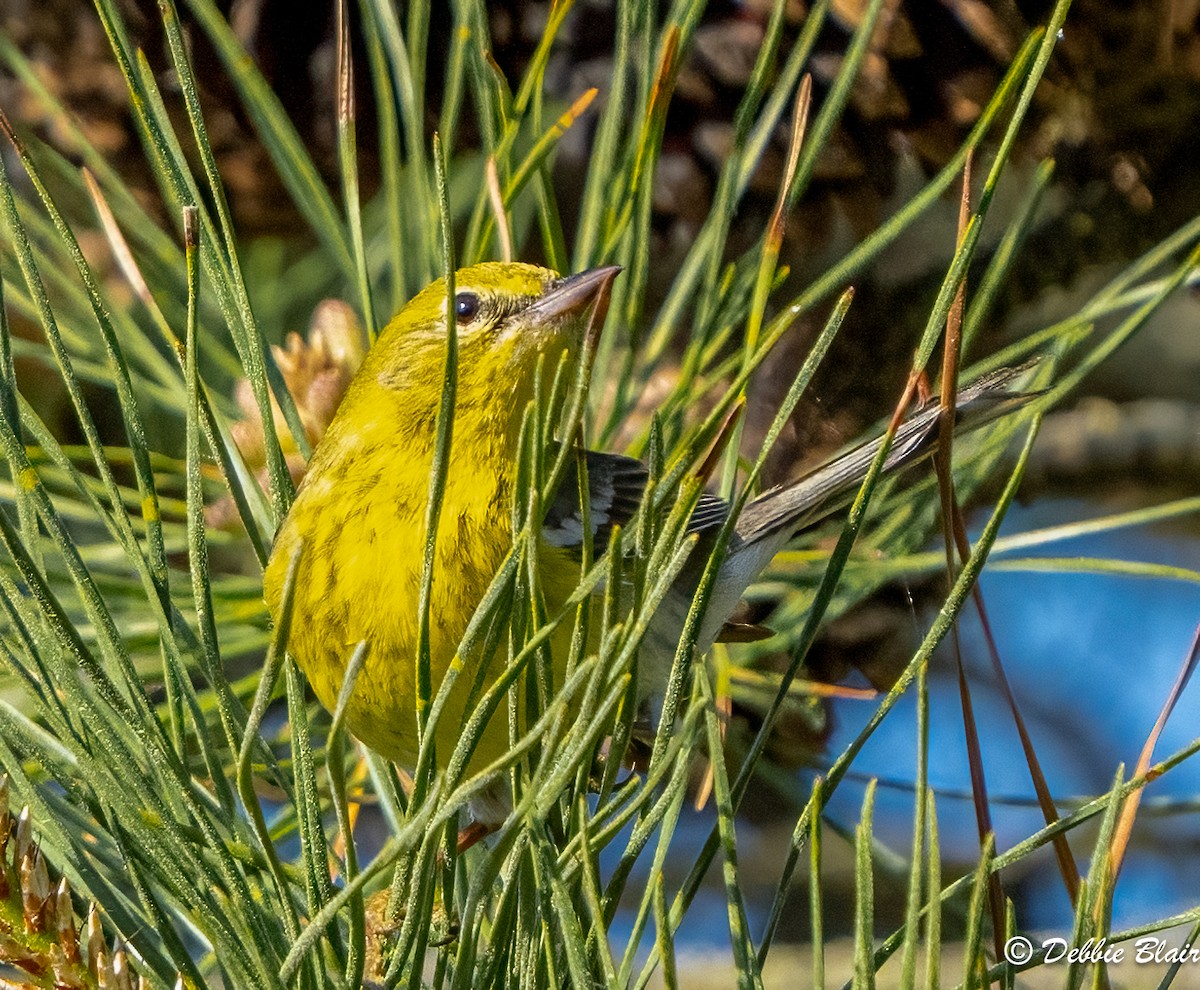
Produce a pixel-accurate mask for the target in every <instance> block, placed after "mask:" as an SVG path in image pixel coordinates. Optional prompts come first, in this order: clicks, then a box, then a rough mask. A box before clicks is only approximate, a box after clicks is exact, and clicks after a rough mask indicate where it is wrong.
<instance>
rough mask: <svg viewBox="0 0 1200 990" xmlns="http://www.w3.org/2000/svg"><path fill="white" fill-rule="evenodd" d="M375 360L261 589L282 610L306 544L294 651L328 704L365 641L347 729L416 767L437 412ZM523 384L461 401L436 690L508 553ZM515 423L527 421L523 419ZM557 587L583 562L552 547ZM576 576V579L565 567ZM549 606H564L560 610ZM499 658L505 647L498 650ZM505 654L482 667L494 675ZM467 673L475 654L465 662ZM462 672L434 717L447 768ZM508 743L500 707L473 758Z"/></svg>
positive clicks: (435, 625) (433, 609)
mask: <svg viewBox="0 0 1200 990" xmlns="http://www.w3.org/2000/svg"><path fill="white" fill-rule="evenodd" d="M371 365H372V362H371V359H370V358H368V362H367V365H365V366H364V369H363V373H362V374H360V376H359V380H356V381H355V383H354V385H353V386H352V387H351V390H350V392H349V393H348V394H347V396H346V399H345V400H344V401H343V404H342V407H341V408H340V409H339V411H338V414H337V416H336V417H335V419H334V421H333V423H332V424H331V425H330V428H329V431H328V433H327V434H326V436H325V437H324V438H323V440H322V443H321V445H320V447H319V448H318V450H317V452H316V453H315V455H314V457H313V460H312V462H311V464H310V466H309V472H308V475H307V476H306V478H305V481H304V484H303V485H302V486H301V488H300V491H299V492H298V493H297V497H296V501H295V503H294V505H293V506H292V509H291V511H290V512H289V514H288V517H287V519H286V520H285V522H284V524H283V525H282V526H281V527H280V531H279V533H278V535H277V537H276V542H275V547H274V550H273V553H272V557H271V560H270V562H269V564H268V568H267V572H266V578H265V595H266V598H267V602H268V605H269V607H270V610H271V612H272V614H273V615H275V616H278V614H279V610H280V604H281V598H282V592H283V584H284V580H285V577H286V574H287V569H288V565H289V561H290V560H291V558H292V556H293V554H294V553H295V552H296V551H297V550H299V552H300V559H299V562H298V570H297V577H296V584H295V590H294V593H293V611H292V623H291V629H290V633H289V637H288V651H289V652H290V653H291V654H292V656H293V657H295V659H296V661H297V662H298V663H299V664H300V666H301V668H302V669H303V670H304V672H305V674H306V675H307V677H308V679H309V681H310V683H311V684H312V686H313V690H314V691H315V692H316V694H317V697H318V698H319V700H320V701H321V703H322V704H323V705H325V706H326V707H327V708H329V709H330V710H332V709H333V708H334V707H335V705H336V703H337V698H338V694H339V692H340V691H341V688H342V682H343V678H344V677H345V672H346V667H347V664H348V662H349V660H350V657H351V655H352V654H353V652H354V650H355V648H356V646H357V645H358V644H359V643H360V642H364V641H365V642H366V643H367V644H368V650H369V652H368V655H367V659H366V662H365V664H364V666H363V668H362V670H361V672H360V673H359V676H358V680H357V682H356V685H355V691H354V694H353V696H352V699H351V703H350V707H349V710H348V713H347V714H348V719H347V723H348V727H349V729H350V731H351V732H353V733H354V735H355V736H357V737H358V738H359V739H361V740H362V741H363V742H364V743H366V744H367V745H368V746H370V747H371V748H373V749H375V750H377V751H378V752H379V753H381V754H383V755H384V756H386V757H388V758H389V759H392V760H395V761H397V762H399V763H401V764H403V765H406V766H412V765H413V764H414V763H415V760H416V756H417V715H416V705H415V700H416V690H415V684H416V656H417V628H418V601H419V589H420V582H421V574H422V563H423V557H424V552H425V534H426V518H425V517H426V511H427V505H428V495H429V479H430V474H431V471H432V462H433V446H434V437H435V433H436V413H435V409H436V406H435V405H434V404H433V403H429V408H422V407H420V406H419V404H416V403H415V402H414V395H413V393H412V392H411V391H410V390H405V389H404V388H396V387H394V386H393V385H391V384H389V385H388V386H387V387H384V386H383V385H381V384H380V381H379V378H380V375H379V374H378V373H376V370H373V369H372V367H371ZM527 398H528V396H527V395H525V394H524V390H523V389H518V390H516V391H515V392H510V393H509V394H508V395H505V396H503V397H497V396H493V397H491V398H490V400H489V401H488V402H483V403H466V402H460V403H459V404H458V407H457V409H456V416H455V421H454V440H453V445H452V453H451V458H450V463H449V468H448V471H447V476H446V488H445V494H444V499H443V510H442V514H441V517H440V523H439V529H438V539H437V549H436V554H437V557H436V560H435V564H434V568H433V573H434V580H433V584H432V588H431V600H430V668H431V675H432V690H433V692H434V694H436V692H437V689H438V686H439V685H440V683H441V681H442V679H443V677H444V675H445V673H446V670H447V668H448V667H449V665H450V663H451V661H452V660H453V659H454V657H455V654H456V651H457V648H458V645H459V642H460V641H461V639H462V637H463V635H464V633H465V632H466V627H467V624H468V623H469V621H470V619H471V617H472V616H473V614H474V612H475V609H476V606H477V605H478V603H479V602H480V600H481V599H482V598H483V596H484V595H485V593H486V592H487V589H488V587H489V586H490V584H491V582H492V579H493V578H494V577H495V574H496V572H497V570H498V569H499V567H500V566H501V564H502V563H503V561H504V558H505V556H506V555H507V553H508V552H509V550H510V548H511V546H512V523H511V513H512V486H513V478H514V474H515V459H516V437H517V435H518V428H517V427H515V426H514V423H513V417H514V416H518V417H519V413H520V410H521V409H522V408H523V406H524V403H525V401H526V400H527ZM517 423H518V424H519V418H518V419H517ZM541 556H542V557H543V560H542V563H543V565H544V567H545V568H548V569H549V570H550V571H551V572H552V577H551V579H550V580H549V582H548V583H549V585H550V587H552V588H556V587H560V586H563V585H564V584H565V586H566V587H568V588H571V587H574V584H575V583H576V581H577V580H578V565H577V564H574V563H572V562H571V561H570V560H569V558H567V555H566V554H565V553H563V552H562V551H560V550H557V549H555V548H552V547H546V548H545V551H544V553H543V554H542V555H541ZM568 570H569V573H567V571H568ZM551 604H552V605H553V604H555V603H551ZM502 652H503V651H502ZM503 662H504V657H503V655H501V656H498V657H496V658H494V659H493V660H492V662H491V667H490V669H489V670H488V671H487V672H486V673H485V676H484V684H485V686H486V685H488V684H490V683H491V682H492V681H494V680H495V677H496V676H497V675H498V673H499V670H500V666H501V665H502V664H503ZM464 663H466V664H467V665H468V667H470V663H471V658H464ZM474 673H475V670H474V669H473V668H472V669H471V676H467V677H461V678H460V679H459V682H458V685H457V687H456V689H455V691H454V693H453V694H452V695H451V698H450V701H449V704H448V705H447V708H446V710H445V712H444V714H443V716H442V719H441V722H440V723H439V728H438V733H437V743H438V753H439V759H440V761H444V760H445V759H447V758H448V756H449V753H450V752H451V750H452V749H453V747H454V744H455V743H456V742H457V741H458V736H459V733H460V731H461V728H462V726H463V724H464V722H465V719H466V716H467V715H469V714H470V713H469V712H466V711H465V707H466V703H467V700H468V694H469V692H470V689H471V686H472V683H473V682H474V681H475V677H474ZM507 747H508V728H507V720H506V718H505V715H504V708H503V707H502V708H501V709H500V715H499V716H498V717H497V718H495V719H493V724H492V725H491V726H490V727H489V729H488V731H487V732H486V733H485V735H484V737H483V739H482V741H481V743H480V745H479V748H478V749H477V751H476V753H475V756H474V758H473V760H472V763H471V768H472V769H479V768H481V767H482V766H484V765H486V764H487V763H489V762H491V761H492V760H494V759H496V758H497V757H499V756H500V755H501V754H502V753H503V752H504V751H505V750H506V749H507Z"/></svg>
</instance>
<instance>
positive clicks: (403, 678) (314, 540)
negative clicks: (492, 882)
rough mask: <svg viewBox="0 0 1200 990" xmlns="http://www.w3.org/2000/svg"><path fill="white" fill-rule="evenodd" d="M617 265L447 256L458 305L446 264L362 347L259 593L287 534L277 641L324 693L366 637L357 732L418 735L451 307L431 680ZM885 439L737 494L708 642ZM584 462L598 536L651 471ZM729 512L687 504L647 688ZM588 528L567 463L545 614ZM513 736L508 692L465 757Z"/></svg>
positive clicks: (327, 696) (490, 570)
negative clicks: (545, 389)
mask: <svg viewBox="0 0 1200 990" xmlns="http://www.w3.org/2000/svg"><path fill="white" fill-rule="evenodd" d="M619 271H620V269H619V268H616V267H606V268H595V269H591V270H589V271H586V272H583V273H581V274H578V275H573V276H569V277H566V278H564V277H561V276H559V275H558V274H557V273H555V272H552V271H548V270H546V269H544V268H538V267H535V266H533V265H526V264H508V263H504V264H502V263H494V262H493V263H485V264H480V265H475V266H473V267H471V268H465V269H463V270H461V271H459V272H458V273H457V274H456V275H455V291H456V295H455V298H454V301H453V312H452V313H451V314H447V312H446V309H447V299H446V289H445V284H444V282H443V281H441V280H439V281H437V282H434V283H433V284H432V285H430V286H429V287H428V288H426V289H425V290H424V291H422V292H421V293H419V294H418V295H417V296H416V297H415V298H414V299H413V300H412V301H411V302H410V303H409V304H408V305H407V306H405V307H404V309H403V310H401V312H400V313H399V314H398V315H397V316H396V317H395V318H394V319H393V320H392V322H391V323H390V324H389V325H388V326H387V327H386V328H385V329H384V331H383V332H382V333H381V334H380V335H379V339H378V340H377V341H376V343H375V345H374V346H373V347H372V348H371V350H370V352H369V354H368V355H367V357H366V360H365V362H364V363H363V365H362V367H361V369H360V370H359V371H358V374H357V375H356V377H355V378H354V381H353V382H352V383H351V385H350V387H349V390H348V391H347V392H346V395H345V397H344V399H343V400H342V403H341V406H340V407H339V409H338V411H337V414H336V416H335V417H334V419H333V421H332V423H331V424H330V426H329V428H328V431H327V432H326V434H325V436H324V437H323V438H322V440H321V442H320V444H319V445H318V446H317V449H316V450H315V452H314V453H313V457H312V461H311V463H310V464H309V467H308V473H307V474H306V476H305V478H304V481H303V483H302V484H301V486H300V489H299V491H298V492H297V495H296V501H295V503H294V504H293V506H292V509H291V511H290V513H289V514H288V516H287V518H286V520H285V521H284V523H283V525H282V526H281V527H280V530H279V533H278V535H277V537H276V541H275V546H274V549H273V552H272V556H271V559H270V562H269V564H268V566H267V571H266V579H265V597H266V600H267V603H268V605H269V607H270V610H271V612H272V614H273V615H274V616H275V617H276V618H277V617H278V615H279V611H280V608H281V599H282V595H283V586H284V582H285V577H286V574H287V571H288V567H289V562H290V561H291V560H292V558H293V555H294V554H295V553H296V551H297V550H298V549H299V551H300V553H299V559H298V562H297V574H296V579H295V584H294V593H293V613H292V624H291V631H290V636H289V639H288V650H289V652H290V653H291V654H292V656H294V657H295V659H296V661H297V662H298V663H299V664H300V666H301V667H302V668H303V670H304V672H305V673H306V675H307V676H308V679H309V681H310V683H311V684H312V687H313V690H314V691H315V692H316V695H317V697H318V698H319V699H320V701H321V702H322V704H324V705H325V706H326V707H327V708H329V709H331V710H332V709H333V708H334V707H335V705H336V702H337V699H338V694H339V691H340V690H341V688H342V683H343V679H344V677H345V674H346V669H347V664H348V662H349V660H350V658H351V656H352V654H353V653H354V650H355V648H356V647H357V645H358V644H360V643H364V642H365V643H366V644H367V645H368V653H367V655H366V660H365V663H364V665H363V667H362V669H361V671H360V672H359V674H358V678H357V681H356V682H355V687H354V692H353V694H352V696H351V699H350V703H349V706H348V709H347V724H348V727H349V729H350V730H351V731H352V732H353V733H354V735H356V736H357V737H358V738H359V739H360V740H361V741H362V742H364V743H365V744H366V745H368V746H370V747H372V748H373V749H375V750H376V751H378V752H379V753H381V754H382V755H384V756H386V757H388V758H389V759H391V760H394V761H396V762H397V763H399V764H401V765H403V766H407V767H412V766H413V765H414V764H415V762H416V759H417V749H418V738H417V719H416V714H415V699H416V686H415V673H416V663H415V657H416V652H417V638H418V598H419V591H420V586H421V574H422V566H423V556H424V550H425V542H426V540H425V525H426V512H427V505H428V499H429V483H430V475H431V470H432V464H433V457H434V446H435V439H436V433H437V429H436V422H437V413H438V407H439V404H440V402H441V398H442V377H443V373H444V368H445V360H446V329H447V320H448V319H451V318H452V319H453V320H454V321H455V323H456V326H457V335H458V387H457V403H456V408H455V412H454V421H453V444H452V447H451V453H450V459H449V466H448V471H447V474H446V485H445V495H444V501H443V507H442V512H441V516H440V526H439V531H438V539H437V550H436V558H435V561H434V566H433V582H432V590H431V600H430V633H429V648H430V670H431V675H432V690H433V692H434V694H436V692H437V690H438V686H439V684H440V683H441V681H442V679H443V677H444V676H445V674H446V671H447V669H448V668H449V666H450V664H451V662H452V661H453V660H454V658H455V655H456V651H457V649H458V645H459V642H460V640H461V639H462V637H463V635H464V633H465V631H466V629H467V624H468V622H469V621H470V619H471V617H472V615H473V614H474V612H475V609H476V606H477V605H478V604H479V602H480V600H481V599H482V598H483V596H484V594H485V593H486V591H487V589H488V587H489V585H490V583H491V581H492V579H493V577H494V576H495V574H496V572H497V570H498V568H499V567H500V566H501V564H502V562H503V561H504V559H505V557H506V555H507V554H508V552H509V550H510V548H511V546H512V542H513V532H512V500H513V497H514V494H515V491H514V489H515V486H516V477H515V476H516V467H517V461H518V456H519V454H518V444H519V434H520V429H521V423H522V417H523V415H524V412H525V408H526V405H527V403H528V402H529V401H530V400H531V399H532V398H533V389H534V380H535V377H536V374H537V367H538V364H539V361H541V362H542V366H543V367H544V368H547V369H553V368H555V367H556V365H557V363H558V361H559V360H560V359H561V357H562V356H563V354H564V353H568V352H571V353H573V352H577V351H578V349H579V348H580V346H581V344H582V341H583V330H584V326H585V323H586V315H587V313H588V311H589V310H590V309H591V307H592V306H593V304H594V303H595V302H596V301H597V299H598V298H600V297H602V296H603V297H606V294H607V289H608V287H609V286H610V284H611V282H612V279H613V278H614V277H615V276H616V274H617V273H618V272H619ZM1012 377H1013V373H1011V372H1008V373H1001V374H999V375H996V376H993V377H992V378H990V379H987V380H985V381H982V382H979V383H976V385H974V386H971V387H969V388H968V389H966V390H965V391H964V392H963V393H962V395H961V396H960V397H959V402H958V415H959V428H960V429H963V428H970V427H971V426H975V425H980V424H982V423H984V422H987V421H989V420H990V419H993V418H995V417H996V416H998V415H1001V414H1003V413H1004V412H1007V411H1008V410H1010V409H1012V408H1014V407H1015V406H1016V405H1019V404H1020V403H1021V402H1022V401H1023V399H1024V397H1023V396H1021V395H1020V394H1019V393H1015V392H1013V391H1012V390H1011V379H1012ZM936 423H937V410H936V409H927V410H924V411H921V412H918V413H917V414H916V415H914V416H913V417H912V418H910V419H909V420H908V421H907V422H906V423H905V424H904V425H903V426H902V427H901V429H900V431H899V433H898V434H897V436H896V438H895V441H894V443H893V447H892V450H891V453H890V455H889V459H888V461H887V467H889V468H895V467H898V466H900V465H902V464H905V463H910V462H912V461H913V460H914V459H916V458H918V457H920V456H922V455H924V454H927V453H929V452H930V451H931V450H932V447H933V445H934V443H935V435H936ZM878 445H879V441H874V442H872V443H867V444H864V445H863V446H861V447H859V448H857V449H855V450H853V451H851V452H850V453H849V454H846V455H843V456H842V457H840V458H838V459H836V460H834V461H832V462H830V463H829V464H828V465H826V466H825V467H824V468H821V469H818V470H817V471H816V472H814V473H813V474H811V475H809V476H807V477H806V478H804V479H802V480H801V481H799V482H797V483H795V484H793V485H790V486H788V487H785V488H782V489H776V490H774V491H772V492H768V493H766V494H764V495H762V496H760V497H759V498H757V499H756V500H754V501H752V502H750V503H749V504H748V505H747V506H746V507H745V508H744V510H743V511H742V514H741V516H740V517H739V519H738V522H737V524H736V530H735V533H734V535H733V537H732V539H731V541H730V544H729V547H728V552H727V556H726V559H725V562H724V564H723V566H722V569H721V571H720V574H719V577H718V580H717V584H716V587H715V590H714V593H713V595H712V598H711V599H710V602H709V606H708V611H707V613H706V616H705V620H704V622H703V626H702V629H701V632H700V636H699V641H698V644H697V647H698V650H699V651H701V652H702V651H704V650H706V649H707V648H708V647H709V646H711V645H712V643H713V641H714V640H715V639H716V638H717V637H718V635H719V633H720V632H721V629H722V627H723V625H724V624H725V622H726V620H728V619H729V617H730V615H731V614H732V612H733V610H734V609H735V608H736V606H737V604H738V602H739V600H740V599H741V597H742V594H743V592H744V591H745V590H746V588H747V587H748V586H749V584H750V583H751V582H752V581H753V580H754V579H755V577H756V576H757V575H758V573H759V572H760V571H761V570H762V568H763V567H765V566H766V564H767V563H768V562H769V561H770V559H771V557H773V556H774V554H775V553H776V552H777V551H778V550H779V549H780V548H781V547H782V546H783V544H784V543H786V542H787V540H788V539H789V538H790V537H791V536H792V535H794V534H795V532H796V531H797V530H798V529H800V528H802V527H803V526H805V525H809V524H811V523H813V522H815V521H817V520H818V519H820V518H822V517H823V516H825V515H827V514H828V513H829V512H831V511H833V510H834V509H836V508H837V507H839V506H840V505H844V504H845V502H846V500H847V498H848V497H849V496H850V495H852V494H853V492H854V491H855V490H856V489H857V487H858V486H859V484H860V483H861V481H862V478H863V477H864V476H865V474H866V470H867V467H868V466H869V464H870V462H871V460H872V458H873V457H874V456H875V453H876V451H877V450H878ZM587 468H588V472H587V473H588V484H589V502H590V513H589V517H590V523H591V529H592V534H591V536H592V538H593V540H594V546H595V548H596V551H597V553H600V552H602V551H603V549H604V547H605V544H606V540H607V533H608V531H609V530H610V529H611V527H612V526H613V525H616V524H625V523H626V522H628V521H629V519H630V518H631V517H632V516H633V514H634V513H635V511H636V510H637V508H638V505H639V502H640V499H641V497H642V493H643V490H644V486H645V483H646V477H647V476H646V470H645V468H644V467H643V466H642V465H641V464H640V463H639V462H638V461H635V460H633V459H631V458H628V457H623V456H620V455H616V454H604V453H598V452H594V451H589V452H588V453H587ZM725 513H726V510H725V506H724V503H722V502H721V501H720V500H718V499H716V498H714V497H712V496H705V497H704V498H703V499H702V501H701V503H700V504H699V506H698V507H697V509H696V511H695V512H694V514H693V516H692V519H691V524H690V530H691V531H692V532H695V533H697V534H699V535H700V537H701V538H700V540H699V541H698V549H696V550H694V551H693V553H692V558H693V559H692V560H690V561H689V563H688V566H687V567H686V568H685V570H684V571H683V572H682V573H681V575H680V578H679V579H678V581H677V582H676V586H675V587H673V588H672V590H671V592H670V593H669V594H668V595H667V597H666V598H665V599H664V601H663V604H662V605H661V607H660V609H659V612H658V613H657V614H656V616H655V620H654V622H653V623H652V626H651V629H650V631H649V633H648V635H647V639H646V641H645V643H644V645H643V647H642V650H641V652H640V658H639V663H640V664H641V667H640V670H639V681H638V682H639V685H640V687H641V692H642V694H643V695H645V696H646V698H648V699H650V701H651V704H652V703H653V700H654V698H655V695H656V692H657V693H659V694H661V692H662V690H663V688H664V686H665V679H666V675H667V671H668V670H669V667H670V663H671V659H672V657H673V655H674V652H675V647H676V643H677V641H678V638H679V634H680V632H681V630H682V628H683V621H684V617H685V616H686V614H687V610H688V607H689V606H690V603H691V599H692V595H693V592H694V590H695V587H696V583H697V581H698V578H699V574H700V571H701V569H702V566H703V562H704V559H705V558H706V556H707V551H706V549H705V547H704V540H703V537H704V535H705V534H712V533H713V532H715V530H716V528H717V527H718V526H719V525H720V523H721V522H722V521H723V519H724V517H725ZM584 538H585V534H584V531H583V525H582V513H581V511H580V506H579V493H578V484H577V481H575V480H573V479H572V478H571V477H568V478H567V479H566V481H565V482H564V484H562V485H561V486H560V490H559V494H558V496H557V497H556V498H555V499H554V500H553V502H552V504H550V505H549V506H548V507H547V511H546V520H545V524H544V526H543V532H542V542H541V546H540V548H539V558H540V559H539V567H540V574H541V581H542V587H543V592H544V595H545V598H546V604H547V614H551V615H552V614H554V612H555V610H556V609H557V608H559V607H561V606H562V605H563V604H564V603H565V602H566V600H567V598H568V596H569V595H570V594H571V593H572V592H573V591H574V590H575V587H576V585H577V584H578V581H579V576H580V569H579V559H580V548H581V545H582V542H583V540H584ZM561 645H562V644H561V643H554V644H552V646H553V647H561ZM559 654H561V655H559ZM503 663H504V658H503V656H502V655H498V656H496V657H495V658H494V659H493V660H492V661H491V669H489V670H488V671H487V672H486V674H485V676H484V678H483V684H484V687H485V689H486V687H487V686H489V685H490V684H491V683H492V682H494V680H495V678H496V677H497V676H498V675H499V673H500V672H501V669H502V665H503ZM565 664H566V656H565V650H563V649H561V648H560V649H558V650H557V652H556V653H555V655H554V666H555V668H556V670H557V673H558V674H559V680H560V683H561V675H562V672H563V669H564V667H565ZM474 680H475V678H474V676H471V677H465V678H460V679H459V682H458V683H456V685H455V688H454V691H453V693H452V694H451V695H450V698H449V703H448V705H447V707H446V710H445V711H444V713H443V715H442V718H441V720H440V722H439V724H438V728H437V732H436V735H435V737H436V742H437V752H438V754H439V757H440V759H442V760H444V759H446V758H447V757H448V754H449V753H450V752H451V750H452V749H453V747H454V744H455V743H456V742H457V741H458V735H459V733H460V732H461V729H462V726H463V724H464V723H465V721H466V719H467V717H469V715H470V712H467V711H465V710H464V709H465V707H466V704H467V701H468V694H469V693H470V689H471V684H472V682H473V681H474ZM508 746H509V738H508V719H507V716H506V714H505V712H504V709H503V708H501V709H500V714H499V715H498V716H497V717H494V718H493V719H492V720H491V722H490V723H489V725H488V727H487V728H486V730H485V731H484V733H483V735H482V737H481V739H480V742H479V745H478V748H477V749H476V751H475V753H474V756H473V759H472V761H471V764H470V767H469V769H470V770H471V771H475V770H479V769H482V768H483V767H485V766H487V765H488V764H489V763H491V762H492V761H494V760H495V759H497V758H498V757H499V756H501V755H502V754H503V753H504V752H505V751H506V750H507V749H508ZM493 824H494V823H493Z"/></svg>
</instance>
